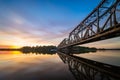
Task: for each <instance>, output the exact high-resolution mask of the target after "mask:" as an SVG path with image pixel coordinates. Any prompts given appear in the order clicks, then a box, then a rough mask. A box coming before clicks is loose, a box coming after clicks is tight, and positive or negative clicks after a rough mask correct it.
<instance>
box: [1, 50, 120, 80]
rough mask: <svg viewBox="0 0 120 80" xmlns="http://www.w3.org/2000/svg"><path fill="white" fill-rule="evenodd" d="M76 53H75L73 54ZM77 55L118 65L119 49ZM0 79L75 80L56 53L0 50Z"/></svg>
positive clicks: (119, 61) (119, 58)
mask: <svg viewBox="0 0 120 80" xmlns="http://www.w3.org/2000/svg"><path fill="white" fill-rule="evenodd" d="M74 55H76V54H74ZM77 56H80V57H85V58H88V59H92V60H96V61H99V62H104V63H108V64H112V65H116V66H120V51H97V52H95V53H86V54H77ZM0 80H75V79H74V76H73V75H72V73H71V72H70V71H69V68H68V66H67V64H64V63H63V62H62V60H61V59H60V58H59V56H58V55H57V54H54V55H48V54H46V55H43V54H37V55H36V54H32V53H31V54H23V53H21V52H17V51H0Z"/></svg>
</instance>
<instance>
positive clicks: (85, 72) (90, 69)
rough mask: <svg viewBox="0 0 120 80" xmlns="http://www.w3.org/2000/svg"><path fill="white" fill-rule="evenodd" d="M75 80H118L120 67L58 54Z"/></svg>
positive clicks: (119, 78) (119, 79)
mask: <svg viewBox="0 0 120 80" xmlns="http://www.w3.org/2000/svg"><path fill="white" fill-rule="evenodd" d="M58 55H59V57H60V58H61V60H62V61H63V62H64V63H66V64H68V66H69V70H70V71H71V73H72V74H73V75H74V77H75V78H76V80H120V67H118V66H113V65H109V64H104V63H100V62H96V61H92V60H88V59H85V58H81V57H77V56H74V55H67V54H64V53H60V52H59V53H58Z"/></svg>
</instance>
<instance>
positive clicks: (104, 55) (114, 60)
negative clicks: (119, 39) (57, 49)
mask: <svg viewBox="0 0 120 80" xmlns="http://www.w3.org/2000/svg"><path fill="white" fill-rule="evenodd" d="M74 55H76V56H80V57H84V58H87V59H90V60H95V61H98V62H102V63H107V64H111V65H115V66H120V50H101V51H97V52H90V53H85V54H74Z"/></svg>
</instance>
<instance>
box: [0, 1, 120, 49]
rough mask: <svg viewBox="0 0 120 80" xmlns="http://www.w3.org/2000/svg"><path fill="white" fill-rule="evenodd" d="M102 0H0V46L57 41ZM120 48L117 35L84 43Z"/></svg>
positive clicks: (53, 42)
mask: <svg viewBox="0 0 120 80" xmlns="http://www.w3.org/2000/svg"><path fill="white" fill-rule="evenodd" d="M100 1H101V0H91V1H90V0H0V48H6V47H8V48H9V47H12V48H15V47H22V46H36V45H56V46H57V45H58V44H59V43H60V42H61V41H62V40H63V39H64V38H65V37H67V36H68V34H69V33H70V32H71V31H72V30H73V29H74V28H75V26H76V25H78V24H79V23H80V22H81V21H82V20H83V19H84V18H85V17H86V16H87V15H88V14H89V13H90V12H91V11H92V10H93V9H94V8H95V7H96V6H97V5H98V3H99V2H100ZM83 46H89V47H97V48H120V37H118V38H114V39H110V40H105V41H99V42H95V43H90V44H85V45H83Z"/></svg>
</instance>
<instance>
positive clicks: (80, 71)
mask: <svg viewBox="0 0 120 80" xmlns="http://www.w3.org/2000/svg"><path fill="white" fill-rule="evenodd" d="M118 36H120V0H102V1H101V2H100V4H99V5H98V6H97V7H96V8H95V9H94V10H93V11H92V12H91V13H90V14H89V15H88V16H87V17H86V18H85V19H84V20H83V21H82V22H81V23H80V24H78V25H77V26H76V27H75V28H74V30H72V31H71V32H70V33H69V36H68V38H65V39H64V40H63V41H62V42H61V43H60V44H59V45H58V50H59V51H63V52H65V51H66V52H67V53H70V51H71V49H72V47H73V46H75V45H80V44H85V43H90V42H95V41H100V40H105V39H109V38H114V37H118ZM58 55H59V56H60V58H61V59H62V60H63V62H64V63H67V64H68V66H69V69H70V71H71V72H72V73H73V75H74V76H75V77H76V80H120V67H119V66H112V65H109V64H104V63H99V62H96V61H92V60H88V59H85V58H80V57H77V56H73V55H70V54H69V55H68V54H65V53H64V54H62V53H58Z"/></svg>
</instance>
